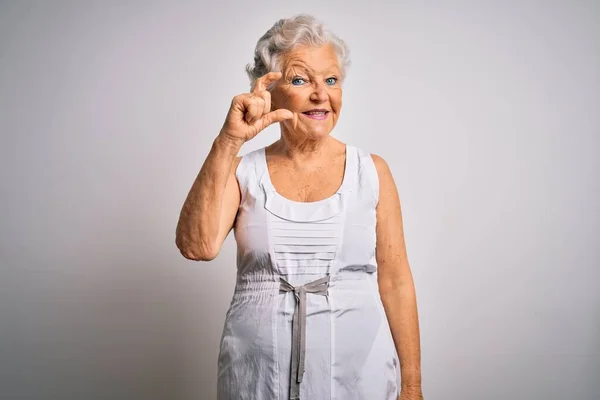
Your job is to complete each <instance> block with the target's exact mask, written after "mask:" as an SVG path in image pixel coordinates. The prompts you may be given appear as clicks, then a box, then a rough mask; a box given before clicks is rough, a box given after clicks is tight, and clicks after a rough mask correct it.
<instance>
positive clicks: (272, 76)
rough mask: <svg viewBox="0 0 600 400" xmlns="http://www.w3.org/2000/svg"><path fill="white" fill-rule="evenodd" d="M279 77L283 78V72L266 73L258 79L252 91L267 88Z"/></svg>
mask: <svg viewBox="0 0 600 400" xmlns="http://www.w3.org/2000/svg"><path fill="white" fill-rule="evenodd" d="M279 78H281V72H268V73H266V74H264V75H263V76H261V77H260V78H258V79H257V80H256V83H255V84H254V89H252V93H256V92H260V91H263V90H266V89H267V87H268V86H269V85H270V84H271V83H273V82H275V81H276V80H278V79H279Z"/></svg>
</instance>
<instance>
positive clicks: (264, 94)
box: [175, 72, 293, 261]
mask: <svg viewBox="0 0 600 400" xmlns="http://www.w3.org/2000/svg"><path fill="white" fill-rule="evenodd" d="M280 78H281V72H269V73H267V74H265V75H263V76H261V77H260V78H258V79H257V80H256V83H255V86H254V88H253V89H252V93H242V94H239V95H237V96H235V97H234V98H233V101H232V102H231V107H230V108H229V112H228V113H227V118H226V119H225V123H224V124H223V128H222V129H221V132H220V133H219V135H218V136H217V138H216V139H215V141H214V142H213V145H212V147H211V149H210V152H209V154H208V157H207V158H206V160H205V161H204V164H203V165H202V168H201V169H200V173H199V174H198V176H197V177H196V179H195V181H194V183H193V184H192V188H191V189H190V192H189V193H188V196H187V198H186V200H185V203H184V204H183V207H182V209H181V213H180V215H179V222H178V223H177V231H176V238H175V244H176V245H177V247H178V248H179V251H180V252H181V254H182V255H183V256H184V257H185V258H188V259H190V260H196V261H209V260H212V259H214V258H215V257H216V256H217V255H218V254H219V252H220V250H221V246H222V245H223V241H225V238H226V237H227V235H228V234H229V232H230V231H231V228H232V227H233V223H234V221H235V217H236V215H237V209H238V207H239V205H240V197H241V196H240V188H239V184H238V182H237V179H236V177H235V170H236V169H237V166H238V164H239V162H240V158H236V156H237V154H238V151H239V150H240V148H241V147H242V145H243V144H244V143H245V142H247V141H248V140H251V139H252V138H254V137H255V136H256V135H257V134H258V133H259V132H261V131H262V130H263V129H265V128H266V127H267V126H269V125H271V124H273V123H275V122H281V121H283V120H285V119H290V118H293V114H292V112H291V111H289V110H285V109H277V110H275V111H271V93H270V92H269V91H267V90H266V87H267V86H269V85H270V84H271V83H273V82H276V81H277V80H278V79H280Z"/></svg>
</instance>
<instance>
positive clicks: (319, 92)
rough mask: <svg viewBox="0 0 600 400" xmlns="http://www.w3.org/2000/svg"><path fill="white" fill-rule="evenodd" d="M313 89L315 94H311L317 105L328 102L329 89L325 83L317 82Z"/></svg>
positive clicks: (311, 98)
mask: <svg viewBox="0 0 600 400" xmlns="http://www.w3.org/2000/svg"><path fill="white" fill-rule="evenodd" d="M313 88H314V89H313V92H312V93H311V94H310V100H311V101H313V102H315V103H324V102H325V101H327V88H326V87H325V84H324V83H323V82H316V83H315V84H314V86H313Z"/></svg>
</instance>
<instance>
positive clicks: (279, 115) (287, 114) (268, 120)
mask: <svg viewBox="0 0 600 400" xmlns="http://www.w3.org/2000/svg"><path fill="white" fill-rule="evenodd" d="M292 118H294V113H292V112H291V111H290V110H286V109H285V108H280V109H278V110H275V111H271V112H270V113H268V114H266V115H264V116H263V117H262V118H261V119H259V120H258V121H256V123H257V124H260V125H261V126H262V129H264V128H266V127H267V126H269V125H271V124H274V123H275V122H281V121H283V120H286V119H292Z"/></svg>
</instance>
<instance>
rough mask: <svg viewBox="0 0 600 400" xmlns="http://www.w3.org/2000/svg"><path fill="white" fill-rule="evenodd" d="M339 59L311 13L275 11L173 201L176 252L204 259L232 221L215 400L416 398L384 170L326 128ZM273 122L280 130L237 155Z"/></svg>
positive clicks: (335, 107)
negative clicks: (203, 154)
mask: <svg viewBox="0 0 600 400" xmlns="http://www.w3.org/2000/svg"><path fill="white" fill-rule="evenodd" d="M348 64H349V60H348V50H347V47H346V45H345V44H344V42H343V41H342V40H340V39H339V38H338V37H337V36H335V35H334V34H333V33H331V32H330V31H328V30H327V29H325V28H324V27H323V25H322V24H321V23H319V22H317V21H316V20H315V19H314V18H312V17H310V16H307V15H300V16H297V17H295V18H290V19H282V20H279V21H278V22H277V23H275V25H273V27H272V28H271V29H269V30H268V31H267V32H266V34H265V35H263V36H262V37H261V38H260V40H259V41H258V44H257V46H256V51H255V57H254V65H253V66H251V65H249V66H248V67H247V72H248V74H249V76H250V80H251V87H252V90H251V93H243V94H240V95H237V96H235V97H234V98H233V101H232V103H231V107H230V109H229V112H228V114H227V117H226V120H225V123H224V125H223V127H222V129H221V131H220V132H219V134H218V135H217V137H216V138H215V140H214V143H213V146H212V148H211V150H210V153H209V155H208V157H207V159H206V160H205V162H204V165H203V166H202V168H201V170H200V173H199V175H198V177H197V178H196V180H195V182H194V183H193V185H192V188H191V190H190V192H189V195H188V196H187V199H186V201H185V204H184V205H183V209H182V211H181V216H180V219H179V223H178V226H177V238H176V244H177V246H178V248H179V249H180V251H181V253H182V254H183V256H184V257H186V258H188V259H191V260H202V261H208V260H212V259H214V258H215V257H216V256H217V255H218V253H219V251H220V249H221V246H222V244H223V241H224V240H225V237H226V236H227V235H228V233H229V231H230V230H231V229H232V228H233V229H234V234H235V239H236V243H237V248H238V256H237V280H236V285H235V291H234V294H233V299H232V301H231V304H230V307H229V310H228V311H227V314H226V319H225V326H224V329H223V335H222V339H221V345H220V352H219V360H218V399H219V400H242V399H248V400H271V399H273V400H274V399H280V400H283V399H303V400H325V399H333V398H335V399H340V400H351V399H365V400H397V399H398V398H399V397H400V399H402V400H409V399H410V400H412V399H422V394H421V373H420V347H419V328H418V318H417V307H416V299H415V289H414V285H413V280H412V275H411V271H410V268H409V264H408V261H407V255H406V250H405V244H404V237H403V228H402V217H401V210H400V201H399V196H398V193H397V190H396V186H395V183H394V179H393V178H392V174H391V173H390V170H389V168H388V165H387V164H386V162H385V161H384V160H383V159H382V158H381V157H379V156H376V155H373V154H369V153H366V152H365V151H363V150H362V149H360V148H357V147H354V146H351V145H346V144H344V143H342V142H340V141H338V140H337V139H334V138H333V137H331V136H330V133H331V131H332V130H333V128H334V127H335V125H336V122H337V121H338V118H339V117H340V111H341V108H342V83H343V81H344V77H345V74H346V69H347V67H348ZM276 122H277V123H279V125H280V128H281V137H280V139H279V140H277V141H276V142H274V143H272V144H271V145H269V146H266V147H264V148H261V149H258V150H255V151H252V152H250V153H248V154H246V155H245V156H243V157H236V156H237V154H238V152H239V150H240V148H241V147H242V145H243V144H244V143H245V142H247V141H249V140H251V139H252V138H254V137H255V136H256V135H257V134H258V133H259V132H261V131H262V130H263V129H265V128H266V127H267V126H269V125H270V124H273V123H276Z"/></svg>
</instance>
